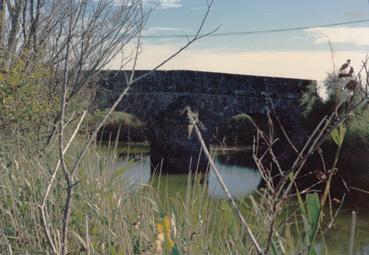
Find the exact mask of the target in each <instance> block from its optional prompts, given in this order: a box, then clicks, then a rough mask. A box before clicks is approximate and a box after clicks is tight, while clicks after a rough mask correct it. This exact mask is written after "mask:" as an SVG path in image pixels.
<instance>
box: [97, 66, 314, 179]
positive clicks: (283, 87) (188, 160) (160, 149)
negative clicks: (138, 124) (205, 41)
mask: <svg viewBox="0 0 369 255" xmlns="http://www.w3.org/2000/svg"><path fill="white" fill-rule="evenodd" d="M143 73H145V71H137V72H136V74H135V75H136V77H137V76H139V75H141V74H143ZM126 74H128V75H129V73H127V72H126ZM126 74H125V73H124V72H123V71H105V72H104V73H103V78H102V79H101V80H100V87H99V89H98V90H97V93H96V103H97V106H98V108H99V109H104V108H108V107H111V106H112V104H113V102H114V101H115V100H116V98H117V97H118V95H119V94H120V93H121V92H122V91H123V90H124V89H125V88H126V83H125V80H126V78H125V75H126ZM310 83H312V81H309V80H299V79H289V78H274V77H261V76H250V75H235V74H224V73H210V72H197V71H156V72H154V73H152V74H150V75H148V76H146V77H145V78H144V79H142V80H140V81H138V82H137V83H136V84H134V85H133V86H132V88H131V89H130V90H129V94H128V96H127V97H125V98H123V100H122V102H121V103H120V104H119V106H118V107H117V109H116V110H117V111H124V112H127V113H130V114H132V115H134V116H136V117H137V118H139V119H140V120H142V121H144V122H145V123H146V124H147V125H148V128H149V133H150V135H149V139H150V144H151V152H150V158H151V163H152V165H153V169H155V168H157V167H160V168H161V170H162V171H163V172H170V173H184V172H188V171H189V169H191V171H196V170H199V171H203V170H204V169H206V166H207V161H206V159H204V158H203V156H201V150H200V144H199V142H198V141H197V138H196V135H195V134H194V133H192V132H191V123H190V121H189V119H188V117H187V115H186V114H188V112H187V111H186V109H191V111H192V112H193V113H195V115H196V116H197V118H198V120H199V122H201V124H202V127H203V130H202V132H203V136H204V140H205V142H206V144H207V145H209V143H210V135H211V134H212V132H213V131H214V129H215V127H216V126H217V125H219V123H221V122H223V121H225V120H227V119H229V118H231V117H233V116H235V115H237V114H240V113H246V114H249V115H251V116H266V115H267V112H268V111H270V110H271V109H273V111H272V112H273V113H275V114H277V115H278V116H279V118H280V119H281V120H283V124H284V125H285V126H286V127H287V130H288V132H289V133H290V135H291V137H292V139H293V140H294V141H295V142H296V143H299V142H301V139H303V135H302V134H303V133H304V132H303V129H302V125H301V108H300V106H299V100H300V97H301V95H302V93H303V91H304V89H305V87H306V86H307V85H308V84H310Z"/></svg>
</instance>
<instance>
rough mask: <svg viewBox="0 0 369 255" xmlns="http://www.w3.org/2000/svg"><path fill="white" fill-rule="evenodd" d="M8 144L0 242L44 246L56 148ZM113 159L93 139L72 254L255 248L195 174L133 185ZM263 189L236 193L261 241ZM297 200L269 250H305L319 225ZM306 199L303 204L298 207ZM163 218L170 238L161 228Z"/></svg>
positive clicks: (54, 226) (52, 215) (59, 207)
mask: <svg viewBox="0 0 369 255" xmlns="http://www.w3.org/2000/svg"><path fill="white" fill-rule="evenodd" d="M10 148H11V149H10ZM78 149H79V145H78V143H75V144H73V145H72V146H71V149H70V152H69V153H68V155H67V157H66V159H67V163H68V162H71V161H72V159H73V157H75V155H76V153H75V151H78ZM7 151H8V152H9V153H3V154H2V156H1V158H0V173H1V176H0V189H1V192H0V210H1V213H0V226H1V228H0V249H1V251H2V253H4V254H47V253H48V252H47V240H46V238H45V233H44V231H43V227H42V221H41V215H40V205H41V203H42V200H43V196H44V192H45V190H46V187H47V184H48V181H49V179H50V176H51V174H52V171H53V170H52V169H53V167H54V166H55V164H56V162H57V159H58V153H57V150H56V149H54V148H51V149H50V150H48V151H47V152H46V153H43V154H42V155H38V154H37V153H35V152H34V148H32V144H29V146H28V147H27V146H26V147H22V148H19V147H17V145H9V146H8V147H7ZM3 152H4V151H3ZM117 161H118V159H117V157H116V151H115V149H114V148H111V149H110V150H100V149H99V147H97V146H96V145H94V146H91V148H90V149H89V150H88V153H87V155H86V158H85V159H84V160H83V161H82V164H81V167H80V171H79V173H78V178H77V179H78V184H77V186H76V193H75V195H74V201H75V202H74V203H73V207H72V217H71V219H72V220H71V225H70V232H69V235H68V239H69V250H70V253H71V254H245V252H247V253H248V254H256V251H255V249H254V246H253V244H252V243H251V240H249V238H248V235H247V233H246V232H245V229H244V228H243V227H242V225H241V224H240V223H239V221H238V219H237V218H236V216H235V214H234V213H233V211H232V208H231V205H230V204H229V203H228V201H226V200H214V199H211V198H209V196H208V193H207V185H206V184H201V183H200V177H198V176H196V175H189V176H188V179H187V182H186V183H187V184H186V185H187V186H186V188H185V190H183V191H182V192H174V191H173V190H170V189H168V182H169V181H171V179H170V177H164V176H162V177H156V178H152V181H151V182H150V183H148V184H145V185H142V186H141V187H140V189H138V190H137V189H136V190H135V191H132V189H129V184H128V183H126V182H125V181H124V178H123V173H124V172H125V171H126V170H127V169H129V167H130V165H131V163H132V162H130V161H128V160H126V162H125V164H124V165H123V167H120V168H117ZM120 165H122V164H120ZM62 178H63V176H59V177H57V180H56V185H55V187H54V189H53V190H52V192H51V193H50V195H49V199H48V204H47V212H48V217H49V219H48V224H50V229H51V236H52V238H53V240H54V243H55V244H56V246H58V247H59V248H60V245H61V243H60V242H61V241H60V225H61V224H62V222H61V220H62V214H63V205H64V200H65V188H66V187H65V184H64V183H63V181H62ZM265 192H266V191H264V190H263V189H261V190H259V191H258V193H256V194H254V195H250V196H248V197H247V198H245V199H240V200H237V203H238V205H239V207H240V209H241V211H242V214H243V215H244V217H245V218H246V219H247V220H248V222H250V226H251V228H252V230H253V232H254V233H255V234H256V236H257V237H258V240H259V242H260V244H261V245H262V246H263V245H265V244H266V243H267V242H268V239H269V236H268V226H269V225H268V221H269V219H266V217H267V216H268V215H267V214H265V212H266V211H267V210H266V209H267V208H268V206H270V205H269V204H268V202H269V201H268V200H267V199H266V198H267V197H268V195H267V194H265ZM310 200H311V199H310ZM300 202H301V203H302V204H300V205H299V204H298V203H297V202H296V201H292V200H291V201H290V202H288V203H287V204H286V206H285V207H284V208H283V210H284V213H283V217H279V218H278V219H276V224H275V225H276V229H275V231H274V232H273V233H274V235H273V237H272V251H271V254H297V253H298V252H304V251H306V248H307V247H308V245H310V244H311V243H312V240H310V239H309V238H308V236H309V235H310V234H311V231H312V230H311V228H312V224H317V225H314V226H315V227H317V228H318V229H320V224H319V222H317V221H316V220H315V222H314V219H313V220H312V219H311V218H310V217H311V213H312V211H311V210H314V208H313V207H311V205H309V203H307V204H305V202H304V201H302V200H301V201H300ZM305 206H306V207H307V212H305V211H304V210H302V208H305ZM309 206H310V207H309ZM313 206H314V205H313ZM311 208H313V209H311ZM318 209H319V208H318ZM309 210H310V211H309ZM309 214H310V215H309ZM167 218H169V219H170V228H169V230H168V231H169V233H167V234H168V237H170V238H171V241H172V242H173V243H172V245H168V242H167V241H168V240H166V238H164V239H163V238H162V236H160V228H158V225H160V224H164V223H163V222H164V221H163V220H164V219H167ZM309 224H310V225H309ZM164 225H165V224H164ZM305 227H306V228H305ZM314 231H315V230H314ZM317 232H319V233H320V231H317ZM169 244H171V243H169ZM58 247H57V248H58Z"/></svg>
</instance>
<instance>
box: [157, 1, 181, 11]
mask: <svg viewBox="0 0 369 255" xmlns="http://www.w3.org/2000/svg"><path fill="white" fill-rule="evenodd" d="M182 5H183V3H182V1H181V0H159V8H160V9H169V8H180V7H182Z"/></svg>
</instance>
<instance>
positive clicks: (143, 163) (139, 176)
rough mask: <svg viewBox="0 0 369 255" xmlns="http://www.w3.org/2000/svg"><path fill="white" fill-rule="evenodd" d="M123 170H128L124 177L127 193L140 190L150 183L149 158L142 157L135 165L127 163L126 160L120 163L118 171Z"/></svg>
mask: <svg viewBox="0 0 369 255" xmlns="http://www.w3.org/2000/svg"><path fill="white" fill-rule="evenodd" d="M121 168H126V169H127V171H125V172H124V173H123V176H122V180H123V182H124V184H125V185H124V186H125V187H126V190H127V191H135V190H138V189H140V188H141V187H142V186H144V185H145V184H148V183H149V181H150V177H151V176H150V158H149V157H148V156H141V159H140V160H137V161H135V162H134V163H127V161H126V160H125V161H120V162H119V163H118V164H117V166H116V169H121Z"/></svg>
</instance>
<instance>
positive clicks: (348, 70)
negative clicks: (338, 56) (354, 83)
mask: <svg viewBox="0 0 369 255" xmlns="http://www.w3.org/2000/svg"><path fill="white" fill-rule="evenodd" d="M350 63H351V59H347V60H346V63H344V64H343V65H342V66H341V68H340V70H339V71H338V77H339V78H342V77H352V75H353V73H354V68H353V67H352V66H350Z"/></svg>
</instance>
